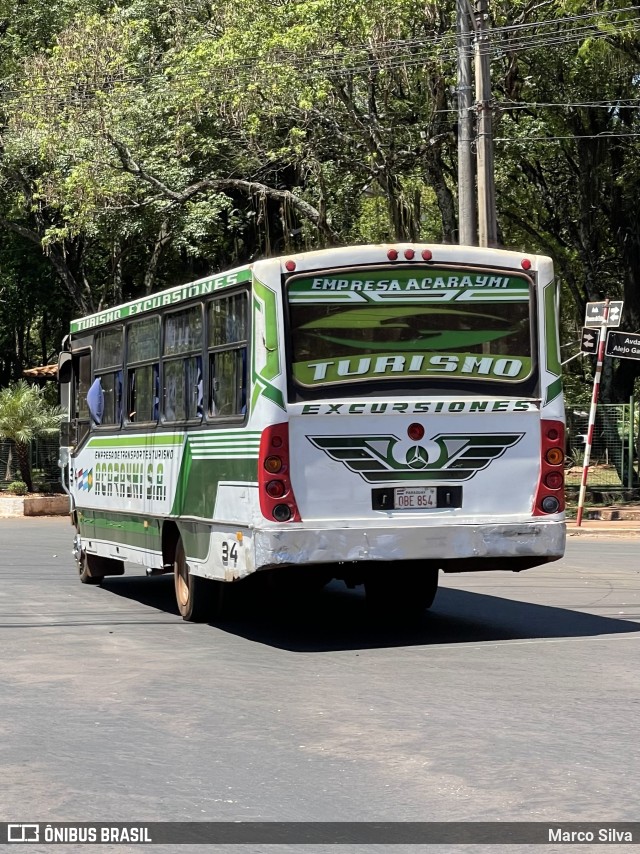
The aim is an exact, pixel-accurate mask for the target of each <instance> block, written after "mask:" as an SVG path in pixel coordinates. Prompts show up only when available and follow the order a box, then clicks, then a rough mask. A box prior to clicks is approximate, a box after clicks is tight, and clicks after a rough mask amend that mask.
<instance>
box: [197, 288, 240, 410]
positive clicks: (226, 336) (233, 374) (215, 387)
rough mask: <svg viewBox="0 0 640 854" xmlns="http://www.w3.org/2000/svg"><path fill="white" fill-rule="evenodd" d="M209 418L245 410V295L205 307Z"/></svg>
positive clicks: (223, 299)
mask: <svg viewBox="0 0 640 854" xmlns="http://www.w3.org/2000/svg"><path fill="white" fill-rule="evenodd" d="M207 326H208V333H209V401H208V414H209V416H211V417H214V418H215V417H221V418H222V417H227V418H228V417H233V416H240V415H244V414H245V412H246V409H247V404H246V401H247V361H248V351H247V346H248V345H247V341H248V302H247V294H246V292H245V293H239V294H233V296H229V297H219V298H218V299H216V300H214V301H212V302H210V303H209V306H208V308H207Z"/></svg>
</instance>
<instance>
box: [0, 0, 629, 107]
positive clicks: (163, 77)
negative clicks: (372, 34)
mask: <svg viewBox="0 0 640 854" xmlns="http://www.w3.org/2000/svg"><path fill="white" fill-rule="evenodd" d="M631 10H633V11H636V10H640V5H634V6H627V7H624V8H623V9H617V10H608V11H604V12H602V13H598V14H597V15H575V16H570V17H565V18H558V19H549V20H545V21H539V22H532V23H529V24H524V25H509V26H506V27H502V28H495V29H493V30H491V35H492V40H493V41H492V45H493V46H492V47H490V48H489V51H490V53H491V54H492V56H493V57H494V59H501V58H502V56H503V55H504V52H506V53H509V54H512V53H517V52H522V51H525V50H530V49H534V48H535V49H544V48H547V47H554V46H555V47H557V46H560V45H564V44H568V43H570V42H572V41H576V40H583V39H584V38H586V37H591V38H598V39H600V38H611V37H612V36H613V35H616V34H623V33H628V32H633V33H635V32H638V31H640V19H638V20H634V19H630V20H625V21H617V22H611V24H610V27H612V28H613V32H612V31H611V29H607V30H602V29H601V28H600V27H599V26H598V24H597V23H594V24H590V25H587V26H582V27H577V28H574V29H569V30H567V31H566V32H564V33H558V34H556V35H553V34H548V35H547V36H543V38H535V39H534V38H529V39H528V40H526V39H523V40H521V41H520V42H517V41H516V42H506V41H505V42H502V43H497V42H496V38H495V37H496V34H498V35H500V33H508V34H512V33H516V32H520V31H521V30H530V29H532V28H541V27H548V26H556V27H557V26H558V25H560V24H565V23H570V22H579V21H583V20H586V19H588V18H593V17H597V18H598V19H600V18H602V17H606V16H607V15H609V16H610V15H614V14H616V15H617V14H620V13H622V12H627V11H631ZM449 42H450V43H451V45H450V46H449V45H448V44H447V43H449ZM429 47H431V48H438V47H441V48H443V50H441V51H440V53H438V55H437V56H436V57H435V58H436V59H437V60H438V61H440V62H447V61H453V60H454V58H455V57H456V46H455V33H446V34H444V35H442V36H435V37H433V38H432V39H426V40H425V39H420V40H418V39H407V40H391V41H388V42H383V43H380V44H378V45H374V46H373V49H375V50H376V51H377V52H378V54H379V55H378V56H376V57H371V50H372V47H371V46H365V45H356V46H354V47H353V48H351V49H349V50H343V51H342V52H339V53H336V51H327V50H326V49H321V50H316V51H306V52H304V53H296V52H293V51H278V52H277V54H276V56H272V57H271V58H270V57H269V56H266V57H265V56H262V57H259V56H254V57H245V58H243V59H241V60H238V59H235V60H233V61H231V62H228V63H224V64H222V65H221V66H219V68H222V69H223V70H228V71H231V72H236V73H238V72H241V71H243V70H246V71H255V70H256V68H257V67H259V64H260V63H261V62H265V61H267V62H269V64H270V67H271V68H272V69H273V68H280V69H291V70H293V71H297V72H299V73H300V74H301V76H302V77H303V78H309V79H313V78H317V77H320V76H325V77H329V76H336V75H337V76H341V75H345V74H356V75H357V74H364V73H367V72H370V71H375V70H380V69H397V68H406V67H413V66H417V65H421V64H423V63H424V62H425V61H427V60H429V59H434V55H433V53H432V52H430V51H428V50H427V48H429ZM412 48H415V50H414V51H412V50H411V49H412ZM399 50H402V51H404V53H400V54H398V51H399ZM407 51H408V52H407ZM358 52H361V53H365V54H366V55H367V59H362V60H358V59H356V56H357V54H358ZM276 58H277V59H279V60H280V61H274V60H276ZM283 60H284V61H283ZM287 60H288V61H287ZM323 61H324V62H325V64H324V65H322V64H321V63H322V62H323ZM310 62H315V63H316V65H315V66H314V67H312V68H310V67H309V63H310ZM194 78H195V79H197V78H198V75H197V73H194V72H193V71H186V72H170V73H168V72H167V71H166V70H165V71H164V72H157V73H155V74H153V73H152V74H149V75H132V76H125V75H124V74H121V75H118V74H114V75H110V76H109V77H108V80H107V81H106V82H108V83H109V84H120V85H122V84H136V83H140V84H145V83H152V82H153V81H166V82H169V83H172V82H175V81H179V80H181V79H194ZM200 79H201V80H202V82H206V80H205V79H203V78H200ZM67 80H68V82H69V83H70V84H77V83H78V77H77V73H75V74H74V75H73V76H69V77H68V78H67ZM25 82H26V81H25ZM81 82H83V81H81ZM64 83H65V78H64V76H63V77H61V78H59V81H58V82H56V83H55V84H53V85H52V86H49V87H45V89H44V90H43V91H40V92H34V90H33V79H32V78H31V79H30V80H29V81H28V85H29V86H30V87H31V89H30V92H29V95H30V97H31V98H33V99H37V98H42V97H45V98H46V97H48V96H49V95H50V94H51V93H53V94H56V93H57V92H60V91H61V90H60V89H59V86H61V85H64ZM88 85H95V84H92V83H91V82H88ZM62 91H63V90H62ZM22 93H23V90H22V89H20V88H10V87H7V86H5V87H4V94H5V96H9V97H11V96H16V95H20V94H22ZM88 95H89V97H90V96H91V93H88Z"/></svg>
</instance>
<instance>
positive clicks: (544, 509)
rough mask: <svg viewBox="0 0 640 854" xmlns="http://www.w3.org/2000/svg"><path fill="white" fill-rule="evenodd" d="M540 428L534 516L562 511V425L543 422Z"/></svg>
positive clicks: (556, 422) (559, 422)
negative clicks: (538, 474) (538, 469)
mask: <svg viewBox="0 0 640 854" xmlns="http://www.w3.org/2000/svg"><path fill="white" fill-rule="evenodd" d="M540 427H541V431H542V435H541V443H540V479H539V480H538V488H537V489H536V495H535V498H534V501H533V515H534V516H546V515H548V514H549V513H562V511H563V510H564V424H563V423H562V421H546V420H545V421H541V422H540Z"/></svg>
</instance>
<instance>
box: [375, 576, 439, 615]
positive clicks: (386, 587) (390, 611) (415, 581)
mask: <svg viewBox="0 0 640 854" xmlns="http://www.w3.org/2000/svg"><path fill="white" fill-rule="evenodd" d="M395 569H396V571H395V572H394V568H391V567H388V568H377V567H375V568H373V569H372V570H371V571H370V573H369V575H368V577H367V578H366V579H365V582H364V589H365V594H366V598H367V608H368V609H369V612H370V613H371V614H372V615H373V616H375V617H378V618H379V617H385V618H391V619H393V620H402V619H409V620H412V619H419V618H420V617H421V616H422V614H423V613H424V612H425V611H426V610H427V609H428V608H430V607H431V605H433V600H434V599H435V598H436V593H437V592H438V573H439V570H438V567H437V566H432V565H427V566H424V565H422V566H421V567H420V568H417V569H413V568H412V569H410V570H408V571H404V572H403V571H402V565H401V564H398V565H397V567H395ZM398 570H399V572H398Z"/></svg>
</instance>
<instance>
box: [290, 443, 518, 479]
mask: <svg viewBox="0 0 640 854" xmlns="http://www.w3.org/2000/svg"><path fill="white" fill-rule="evenodd" d="M523 436H524V433H473V434H471V435H469V434H465V433H440V434H439V435H437V436H434V437H433V439H432V440H431V442H430V443H429V447H430V448H431V449H434V450H435V453H430V450H429V447H428V448H425V447H423V446H422V445H417V444H413V445H411V446H410V447H409V448H408V449H404V445H406V442H401V440H400V439H398V437H397V436H307V438H308V439H309V441H310V442H311V443H312V444H313V445H315V447H316V448H319V449H320V450H322V451H324V452H325V454H327V455H328V456H329V457H331V459H332V460H335V461H336V462H339V463H343V464H344V465H345V466H346V467H347V468H348V469H349V470H350V471H352V472H355V473H356V474H359V475H360V477H361V478H363V479H364V480H366V481H367V483H385V482H391V481H416V480H420V481H425V480H427V481H429V480H447V481H452V480H455V481H462V480H469V479H470V478H472V477H473V476H474V475H475V474H476V473H477V472H479V471H482V469H485V468H487V466H488V465H489V464H490V463H492V462H493V460H496V459H498V457H501V456H502V455H503V454H504V452H505V451H506V450H507V449H508V448H512V447H513V446H514V445H517V444H518V442H519V441H520V439H522V437H523ZM394 452H395V453H394Z"/></svg>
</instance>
